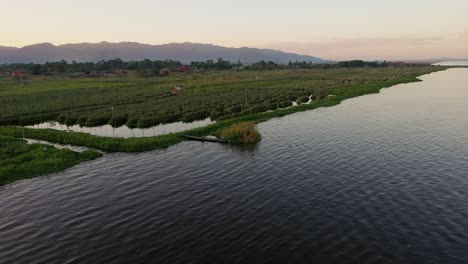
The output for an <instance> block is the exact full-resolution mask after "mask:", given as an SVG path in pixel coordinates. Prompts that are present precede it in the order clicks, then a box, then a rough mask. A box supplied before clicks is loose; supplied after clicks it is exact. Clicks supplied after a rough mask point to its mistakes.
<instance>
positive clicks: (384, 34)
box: [0, 0, 468, 59]
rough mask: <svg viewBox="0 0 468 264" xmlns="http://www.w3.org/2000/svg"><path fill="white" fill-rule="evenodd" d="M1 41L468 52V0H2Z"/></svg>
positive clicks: (382, 54) (421, 55)
mask: <svg viewBox="0 0 468 264" xmlns="http://www.w3.org/2000/svg"><path fill="white" fill-rule="evenodd" d="M0 7H1V8H0V14H1V18H2V22H3V23H2V24H3V25H2V26H1V27H0V46H16V47H22V46H25V45H29V44H34V43H40V42H51V43H53V44H66V43H80V42H100V41H109V42H120V41H135V42H141V43H148V44H163V43H170V42H197V43H213V44H217V45H222V46H229V47H242V46H248V47H259V48H274V49H280V50H284V51H291V52H297V53H302V54H308V55H313V56H318V57H322V58H326V59H351V58H362V59H428V58H441V57H453V58H468V15H467V14H468V1H467V0H445V1H440V0H425V1H423V0H412V1H408V0H405V1H403V0H392V1H378V0H372V1H371V0H355V1H348V0H328V1H311V0H289V1H281V2H280V1H267V0H249V1H247V0H237V1H219V0H217V1H215V0H198V1H192V0H178V1H167V0H165V1H160V0H156V1H150V0H133V1H123V0H112V1H110V0H100V1H91V0H80V1H72V0H43V1H36V0H22V1H10V0H8V1H7V0H0Z"/></svg>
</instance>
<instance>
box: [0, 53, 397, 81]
mask: <svg viewBox="0 0 468 264" xmlns="http://www.w3.org/2000/svg"><path fill="white" fill-rule="evenodd" d="M181 65H182V63H181V62H180V61H173V60H164V61H162V60H154V61H152V60H149V59H145V60H142V61H127V62H126V61H123V60H121V59H119V58H117V59H112V60H106V61H104V60H102V61H99V62H76V61H72V62H71V63H68V62H67V61H65V60H61V61H57V62H46V63H44V64H33V63H30V64H4V65H0V71H2V72H5V71H10V70H24V71H25V72H28V73H29V74H31V75H61V74H64V73H71V72H83V73H86V74H90V73H92V72H93V71H96V70H99V71H106V72H109V73H110V72H112V70H115V69H126V70H131V71H136V72H137V73H138V74H139V75H140V76H143V77H152V76H157V75H160V72H161V70H163V69H169V70H172V71H174V70H175V69H177V67H179V66H181ZM388 66H389V63H388V62H386V61H383V62H376V61H362V60H352V61H340V62H337V63H321V64H317V63H312V62H306V61H301V62H299V61H296V62H289V63H288V64H287V65H283V64H277V63H275V62H273V61H268V62H267V61H260V62H257V63H253V64H250V65H243V64H242V63H241V62H240V61H238V62H235V63H233V62H230V61H226V60H223V59H222V58H219V59H218V60H217V61H214V60H207V61H194V62H192V63H191V67H192V68H194V69H198V70H217V71H224V70H232V69H246V70H254V71H263V70H275V69H327V68H357V67H388Z"/></svg>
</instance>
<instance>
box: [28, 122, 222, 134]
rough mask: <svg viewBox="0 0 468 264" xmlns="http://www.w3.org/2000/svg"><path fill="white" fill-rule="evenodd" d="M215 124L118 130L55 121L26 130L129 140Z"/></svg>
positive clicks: (109, 127) (205, 123) (179, 124)
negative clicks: (45, 130)
mask: <svg viewBox="0 0 468 264" xmlns="http://www.w3.org/2000/svg"><path fill="white" fill-rule="evenodd" d="M213 123H215V121H212V120H211V118H207V119H204V120H199V121H194V122H191V123H184V122H176V123H170V124H160V125H158V126H154V127H151V128H133V129H132V128H129V127H128V126H121V127H118V128H115V127H112V126H111V125H104V126H99V127H82V126H80V125H74V126H67V125H63V124H60V123H58V122H55V121H51V122H44V123H41V124H37V125H34V126H27V127H28V128H36V129H56V130H60V131H73V132H81V133H88V134H91V135H95V136H101V137H118V138H131V137H153V136H159V135H166V134H170V133H176V132H182V131H185V130H189V129H193V128H197V127H204V126H207V125H210V124H213Z"/></svg>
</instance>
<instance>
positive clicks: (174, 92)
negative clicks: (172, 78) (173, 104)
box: [171, 86, 183, 95]
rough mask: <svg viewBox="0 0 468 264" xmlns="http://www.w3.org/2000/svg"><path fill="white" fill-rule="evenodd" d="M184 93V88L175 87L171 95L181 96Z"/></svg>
mask: <svg viewBox="0 0 468 264" xmlns="http://www.w3.org/2000/svg"><path fill="white" fill-rule="evenodd" d="M182 92H183V90H182V87H180V86H174V87H172V88H171V94H172V95H179V94H181V93H182Z"/></svg>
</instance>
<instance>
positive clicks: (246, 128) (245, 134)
mask: <svg viewBox="0 0 468 264" xmlns="http://www.w3.org/2000/svg"><path fill="white" fill-rule="evenodd" d="M216 135H217V136H218V137H219V138H221V139H225V140H228V141H229V142H231V143H234V144H253V143H257V142H259V141H260V140H262V137H261V135H260V133H259V132H258V131H257V128H256V126H255V122H252V121H250V122H241V123H236V124H233V125H232V126H230V127H226V128H223V129H221V130H219V131H217V132H216Z"/></svg>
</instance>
